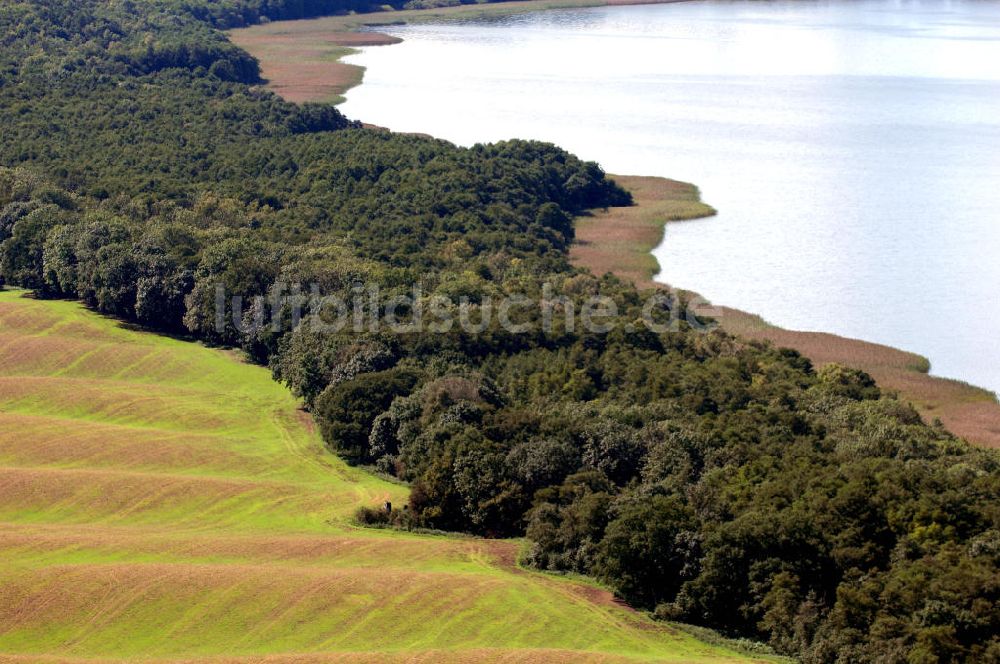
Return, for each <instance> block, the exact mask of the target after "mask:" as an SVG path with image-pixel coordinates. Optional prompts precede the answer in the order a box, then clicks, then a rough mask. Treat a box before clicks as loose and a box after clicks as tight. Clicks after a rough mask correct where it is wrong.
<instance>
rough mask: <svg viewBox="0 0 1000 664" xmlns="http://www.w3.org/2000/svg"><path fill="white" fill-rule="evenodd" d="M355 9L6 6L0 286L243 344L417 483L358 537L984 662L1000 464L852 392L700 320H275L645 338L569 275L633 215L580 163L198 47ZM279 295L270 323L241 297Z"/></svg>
mask: <svg viewBox="0 0 1000 664" xmlns="http://www.w3.org/2000/svg"><path fill="white" fill-rule="evenodd" d="M367 8H368V6H367V4H364V3H353V2H344V1H342V0H336V1H327V2H320V1H317V2H309V1H308V0H305V1H300V2H268V1H266V0H245V1H244V0H223V1H218V2H213V1H210V0H184V1H179V0H178V1H175V0H156V1H149V2H138V1H131V0H121V1H114V2H105V1H98V0H74V1H72V2H70V1H68V0H44V1H31V2H26V1H19V0H11V1H8V2H4V3H3V5H2V6H0V40H2V42H0V43H2V49H0V123H2V126H3V131H2V133H0V163H2V164H4V165H5V166H6V167H5V168H3V169H0V275H2V278H3V279H4V280H5V281H6V282H7V283H10V284H17V285H21V286H25V287H28V288H31V289H34V291H35V292H36V294H37V295H38V296H40V297H66V298H78V299H80V300H82V301H84V302H85V303H87V304H88V305H89V306H91V307H93V308H95V309H97V310H99V311H102V312H105V313H108V314H112V315H115V316H119V317H121V318H123V319H126V320H130V321H135V322H138V323H141V324H144V325H146V326H149V327H151V328H154V329H160V330H168V331H172V332H180V333H183V334H189V335H191V336H193V337H196V338H200V339H203V340H206V341H208V342H211V343H218V344H228V345H234V346H239V347H242V348H243V349H244V350H245V351H246V352H247V354H248V356H249V357H250V358H252V359H253V360H254V361H256V362H260V363H262V364H267V365H269V366H270V367H271V370H272V371H273V373H274V376H275V378H276V379H278V380H281V381H283V382H284V383H286V384H287V385H289V386H290V387H291V388H292V390H293V391H294V392H295V393H296V394H297V395H299V396H301V397H302V399H303V400H304V402H305V404H306V405H307V407H308V408H309V409H310V410H311V411H312V412H313V414H314V416H315V417H316V419H317V421H318V423H319V425H320V428H321V430H322V431H323V434H324V436H325V438H326V440H327V441H328V443H329V445H330V446H331V448H333V449H334V450H335V451H337V452H338V453H340V454H342V455H344V456H345V457H347V458H348V459H350V460H352V461H354V462H357V463H362V464H368V465H371V466H373V467H375V468H377V469H378V470H379V471H382V472H385V473H389V474H392V475H395V476H397V477H399V478H402V479H404V480H407V481H409V482H411V483H412V487H413V491H412V497H411V501H410V504H409V505H407V506H405V509H398V506H397V509H394V510H393V511H392V512H391V513H387V512H384V511H379V510H371V511H366V512H364V513H363V514H361V517H362V518H363V519H364V520H367V521H369V522H384V523H392V524H395V525H399V526H403V527H429V528H438V529H450V530H462V531H467V532H472V533H477V534H484V535H491V536H508V535H520V534H526V535H527V537H528V538H529V540H530V552H529V554H528V562H529V563H530V564H533V565H535V566H537V567H539V568H543V569H549V570H561V571H574V572H580V573H584V574H590V575H593V576H595V577H596V578H598V579H600V580H602V581H603V582H605V583H607V584H609V585H610V586H611V587H613V588H614V589H615V590H616V591H617V592H618V593H619V594H621V595H622V596H623V597H625V598H626V599H628V600H629V601H631V602H633V603H634V604H636V605H637V606H641V607H645V608H648V609H650V610H654V611H655V612H656V614H657V615H658V616H660V617H662V618H664V619H671V620H682V621H687V622H694V623H698V624H703V625H709V626H712V627H715V628H717V629H719V630H721V631H723V632H726V633H730V634H734V635H741V636H746V637H750V638H754V639H761V640H765V641H768V642H769V643H770V644H771V645H772V646H773V647H774V648H775V649H776V650H778V651H780V652H783V653H790V654H796V655H799V656H801V657H802V658H803V659H804V660H805V661H808V662H875V661H878V662H910V663H921V664H922V663H925V662H926V663H931V662H953V661H968V662H989V661H993V662H996V661H1000V636H998V635H1000V608H998V607H1000V574H998V566H1000V502H998V498H1000V459H998V456H997V454H996V453H994V452H991V451H986V450H978V449H974V448H971V447H970V446H968V445H967V444H965V443H964V442H963V441H960V440H957V439H955V438H954V437H953V436H951V435H950V434H949V433H948V432H947V431H945V430H943V429H942V428H941V427H938V426H928V425H926V424H924V423H923V422H922V421H921V420H920V418H919V416H918V415H917V414H916V412H915V411H914V410H913V409H912V408H911V407H910V406H908V405H907V404H905V403H901V402H899V401H897V400H896V399H895V398H893V396H892V395H887V394H883V393H882V392H881V391H880V390H879V388H878V387H877V386H876V385H875V384H874V382H873V381H872V380H871V378H870V377H868V376H867V375H865V374H863V373H861V372H858V371H854V370H850V369H847V368H844V367H839V366H828V367H813V366H812V365H811V364H810V362H809V361H808V360H806V359H804V358H803V357H801V356H799V355H798V354H796V353H794V352H791V351H787V350H781V349H775V348H771V347H768V346H765V345H761V344H757V343H750V342H746V341H743V340H740V339H738V338H734V337H731V336H728V335H726V334H723V333H721V332H718V331H710V332H708V331H705V330H703V329H696V327H699V326H697V325H690V324H688V323H689V322H691V323H696V321H693V320H692V321H688V322H681V323H679V324H677V325H673V326H671V327H670V329H668V330H666V331H653V330H650V329H646V328H642V327H635V326H630V327H626V326H617V327H615V328H614V329H613V330H611V331H608V332H606V333H598V332H592V331H586V330H583V329H580V328H579V326H577V327H573V326H570V325H568V324H556V325H555V326H554V327H553V328H551V329H543V328H542V327H540V326H538V325H529V331H527V332H520V333H518V332H512V331H511V330H509V329H506V328H505V327H504V326H502V325H498V324H488V325H485V326H484V327H483V329H482V330H481V331H476V332H469V331H467V330H464V329H458V328H454V329H450V330H448V331H439V332H430V331H428V332H426V333H393V332H392V331H391V330H388V329H385V328H381V329H378V330H372V329H369V330H365V331H363V332H360V333H356V332H354V331H353V330H349V329H348V330H343V329H342V330H324V329H319V328H317V327H311V326H308V325H304V324H301V323H299V324H295V323H296V320H295V319H293V317H292V312H293V310H295V311H298V312H299V313H301V314H302V315H303V316H305V315H308V314H309V313H310V309H311V308H314V307H316V306H318V305H317V304H316V301H315V300H313V299H310V298H308V297H306V296H304V295H295V294H294V293H295V292H296V291H295V290H294V289H293V288H291V285H303V286H305V285H315V286H316V287H317V288H318V289H319V290H321V291H322V292H323V293H324V294H329V295H336V296H338V297H341V298H342V299H343V300H344V301H349V300H350V299H351V297H352V294H353V293H355V292H356V291H357V289H358V285H359V284H364V285H366V286H369V287H370V286H375V287H377V288H378V289H379V290H380V292H381V293H382V294H383V295H385V296H386V297H391V296H397V295H409V294H411V293H413V287H414V285H415V284H419V286H420V291H419V293H420V295H419V296H418V297H419V298H421V299H426V300H427V301H431V300H432V299H434V298H439V299H440V300H441V301H444V302H446V303H452V304H453V303H455V302H457V301H459V300H461V299H463V298H464V300H465V301H466V302H467V303H469V304H470V307H471V309H472V310H473V317H474V318H476V319H477V320H479V319H481V318H482V315H483V313H484V312H485V310H486V308H487V302H488V301H489V300H490V299H496V298H501V297H504V296H509V295H514V294H518V295H522V296H525V297H527V298H536V299H537V298H551V299H554V300H558V301H560V302H561V303H562V306H563V307H564V308H565V307H576V306H577V305H578V304H580V303H582V302H585V301H587V300H588V299H592V298H595V297H597V296H601V297H606V298H611V299H612V300H613V301H614V302H616V303H617V306H618V312H619V315H618V317H619V319H620V320H622V321H634V320H636V319H638V318H640V316H641V315H642V313H643V312H644V306H645V300H644V298H643V295H642V294H640V293H638V292H637V291H636V290H635V289H634V288H633V287H631V286H630V285H628V284H624V283H621V282H620V281H618V280H616V279H614V278H612V277H609V276H595V275H591V274H588V273H585V272H582V271H580V270H576V269H574V268H572V267H571V266H570V264H569V262H568V260H567V247H568V245H569V244H570V243H571V241H572V239H573V228H572V218H573V217H574V216H577V215H579V214H582V213H584V212H585V210H587V209H590V208H595V207H602V206H608V205H621V204H627V203H628V202H629V196H628V194H627V193H626V192H624V191H622V190H621V189H619V188H618V187H617V186H615V185H614V184H613V183H611V182H610V181H609V180H608V179H607V178H605V176H604V173H603V172H602V171H601V170H600V168H599V167H598V166H597V165H595V164H593V163H587V162H583V161H581V160H579V159H577V158H576V157H574V156H572V155H570V154H568V153H566V152H564V151H563V150H560V149H559V148H556V147H554V146H552V145H548V144H542V143H536V142H526V141H516V140H515V141H509V142H505V143H500V144H495V145H481V146H476V147H473V148H470V149H464V148H458V147H456V146H454V145H451V144H449V143H446V142H444V141H437V140H433V139H430V138H425V137H416V136H401V135H395V134H390V133H387V132H381V131H375V130H369V129H364V128H361V127H360V125H359V124H357V123H356V122H352V121H349V120H347V119H346V118H344V117H343V116H342V115H341V114H340V113H339V112H338V111H337V110H336V109H334V108H333V107H329V106H322V105H305V106H295V105H292V104H288V103H285V102H283V101H282V100H281V99H279V98H278V97H276V96H275V95H273V94H271V93H270V92H267V91H266V90H264V89H262V88H260V87H258V84H259V83H260V81H259V72H258V68H257V64H256V62H255V61H254V60H253V59H252V58H250V56H248V55H247V54H246V53H244V52H242V51H240V50H239V49H237V48H236V47H234V46H233V45H232V44H230V43H229V42H228V41H227V40H226V39H225V37H224V35H222V34H221V33H220V32H219V31H218V28H220V27H228V26H233V25H240V24H244V23H252V22H255V21H258V20H261V19H262V18H296V17H302V16H310V15H317V14H323V13H330V12H335V11H343V10H348V9H353V10H364V9H367ZM544 284H548V286H547V287H546V286H543V285H544ZM276 285H279V286H281V287H282V288H287V290H286V291H285V293H286V296H285V297H283V298H282V299H281V300H277V302H278V306H273V307H266V306H263V305H262V304H261V303H262V302H264V301H265V300H264V299H256V300H255V299H254V298H266V297H268V296H269V294H271V293H273V292H274V291H275V287H276ZM220 286H221V287H223V288H224V292H225V294H226V300H225V301H224V302H225V303H226V304H227V306H229V307H230V309H229V310H226V311H225V312H223V313H224V314H225V316H224V317H223V322H224V324H223V325H222V326H220V325H219V324H218V320H217V315H216V314H217V296H216V294H217V292H218V291H217V289H218V288H219V287H220ZM288 293H292V295H288ZM231 296H241V297H243V298H244V300H243V301H244V302H245V303H247V307H246V309H245V310H241V311H235V312H234V311H233V310H232V305H231V304H229V303H230V300H229V299H228V298H229V297H231ZM410 304H411V306H412V305H414V304H415V302H414V301H413V300H411V302H410ZM444 306H446V307H447V306H452V305H449V304H446V305H444ZM671 306H672V307H673V309H674V311H673V312H672V313H674V314H676V313H677V312H678V311H680V310H681V309H682V308H683V303H681V302H674V303H672V305H671ZM378 313H379V314H381V313H382V312H381V311H379V312H378ZM525 316H526V317H527V319H528V320H527V322H529V323H538V320H537V317H538V313H537V312H528V313H526V314H525ZM682 318H683V316H682Z"/></svg>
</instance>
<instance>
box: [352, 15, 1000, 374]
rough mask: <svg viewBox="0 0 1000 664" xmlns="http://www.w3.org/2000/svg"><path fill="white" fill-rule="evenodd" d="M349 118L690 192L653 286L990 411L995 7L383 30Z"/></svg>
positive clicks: (996, 345) (997, 229)
mask: <svg viewBox="0 0 1000 664" xmlns="http://www.w3.org/2000/svg"><path fill="white" fill-rule="evenodd" d="M388 31H389V32H391V33H392V34H395V35H398V36H400V37H403V38H404V40H405V41H404V42H403V43H402V44H399V45H395V46H386V47H375V48H368V49H365V50H364V51H363V52H362V53H361V54H360V55H357V56H354V57H353V59H352V62H355V63H357V64H362V65H365V66H366V67H367V68H368V70H367V72H366V74H365V82H364V84H363V85H362V86H361V87H359V88H355V89H354V90H352V91H350V92H349V93H348V100H347V102H346V103H345V104H344V105H343V106H342V107H341V108H342V110H343V111H344V112H345V113H347V114H348V115H349V116H351V117H355V118H360V119H363V120H365V121H367V122H372V123H375V124H379V125H383V126H387V127H390V128H392V129H394V130H398V131H417V132H426V133H429V134H432V135H434V136H438V137H441V138H446V139H449V140H451V141H454V142H456V143H459V144H464V145H468V144H472V143H476V142H481V141H494V140H498V139H503V138H510V137H521V138H537V139H543V140H548V141H552V142H555V143H558V144H559V145H561V146H563V147H565V148H567V149H569V150H571V151H573V152H575V153H577V154H579V155H580V156H581V157H584V158H587V159H593V160H596V161H598V162H600V163H601V164H602V165H603V166H604V167H605V168H606V169H607V170H608V171H610V172H613V173H627V174H643V175H663V176H668V177H673V178H676V179H681V180H687V181H690V182H694V183H696V184H698V185H699V186H700V187H701V190H702V194H703V198H704V199H705V200H706V202H708V203H710V204H711V205H714V206H715V207H717V208H718V209H719V212H720V214H719V216H718V217H715V218H712V219H708V220H700V221H694V222H685V223H681V224H674V225H671V226H669V228H668V229H667V233H666V237H665V240H664V243H663V245H661V246H660V247H659V248H658V249H657V250H656V252H655V253H656V256H657V258H658V259H659V261H660V264H661V266H662V269H663V272H662V273H661V275H660V276H659V279H660V280H661V281H664V282H667V283H671V284H674V285H676V286H681V287H684V288H690V289H693V290H697V291H699V292H701V293H702V294H703V295H705V296H706V297H708V298H710V299H712V300H713V301H715V302H717V303H721V304H727V305H732V306H736V307H739V308H743V309H746V310H749V311H753V312H755V313H759V314H761V315H763V316H764V317H765V318H767V319H768V320H770V321H772V322H774V323H776V324H779V325H782V326H785V327H790V328H795V329H806V330H824V331H830V332H835V333H839V334H844V335H847V336H852V337H859V338H863V339H868V340H871V341H877V342H881V343H887V344H890V345H893V346H898V347H901V348H905V349H907V350H912V351H915V352H918V353H921V354H923V355H926V356H928V357H929V358H930V359H931V361H932V364H933V372H934V373H935V374H938V375H944V376H949V377H955V378H960V379H963V380H967V381H969V382H972V383H975V384H978V385H982V386H984V387H988V388H990V389H992V390H1000V3H998V2H997V1H995V0H980V1H965V0H959V1H947V0H937V1H931V0H927V1H918V2H899V1H882V0H850V1H830V2H812V1H810V0H796V1H792V2H780V1H777V2H721V1H720V2H714V1H708V2H686V3H680V4H669V5H650V6H634V7H604V8H595V9H584V10H561V11H553V12H542V13H535V14H528V15H522V16H517V17H511V18H504V19H493V20H489V21H479V22H473V23H465V24H455V23H452V24H444V25H414V26H401V27H398V28H391V29H390V30H388Z"/></svg>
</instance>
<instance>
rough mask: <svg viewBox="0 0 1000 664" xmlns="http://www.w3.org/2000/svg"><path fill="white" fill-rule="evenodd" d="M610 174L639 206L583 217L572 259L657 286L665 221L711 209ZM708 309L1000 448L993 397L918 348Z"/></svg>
mask: <svg viewBox="0 0 1000 664" xmlns="http://www.w3.org/2000/svg"><path fill="white" fill-rule="evenodd" d="M614 178H615V180H616V181H618V183H619V184H621V185H622V186H624V187H625V188H626V189H628V190H629V191H631V192H632V196H633V197H634V199H635V202H636V205H635V206H634V207H629V208H611V209H610V210H607V211H599V212H595V213H594V214H593V215H591V216H589V217H585V218H582V219H580V220H579V222H578V223H577V245H576V246H575V247H574V248H573V250H572V251H571V253H570V256H571V258H572V259H573V260H574V262H575V263H576V264H577V265H580V266H582V267H587V268H589V269H591V270H593V271H594V272H596V273H597V274H604V273H606V272H612V273H614V274H617V275H619V276H621V277H622V278H625V279H629V280H631V281H632V282H634V283H636V284H637V285H639V286H640V287H643V288H648V287H652V286H655V285H656V284H655V283H654V282H653V276H654V275H655V274H656V273H658V272H659V265H658V264H657V261H656V259H655V258H654V257H653V255H652V253H651V251H652V250H653V248H655V247H656V246H657V245H658V244H659V243H660V241H661V240H662V238H663V228H664V225H665V224H667V223H669V222H671V221H678V220H683V219H692V218H696V217H704V216H709V215H710V214H712V213H713V212H714V211H713V210H712V209H711V208H709V207H708V206H705V205H704V204H702V203H700V201H699V199H698V193H697V189H696V188H695V187H693V186H692V185H686V184H684V183H678V182H675V181H673V180H667V179H664V178H649V177H632V176H614ZM707 223H711V222H707ZM707 309H708V313H709V314H710V315H714V316H715V317H716V318H717V319H718V320H719V322H720V323H721V324H722V326H723V328H725V329H726V330H728V331H729V332H732V333H734V334H738V335H740V336H744V337H750V338H754V339H766V340H769V341H771V342H773V343H775V344H777V345H779V346H785V347H788V348H794V349H796V350H798V351H799V352H801V353H802V354H804V355H806V356H807V357H809V358H810V359H812V361H813V362H814V363H815V364H817V365H822V364H827V363H830V362H836V363H839V364H844V365H847V366H851V367H857V368H860V369H863V370H865V371H867V372H868V373H870V374H871V375H872V376H873V377H874V378H875V379H876V380H877V381H878V383H879V385H880V386H881V387H883V388H887V389H889V390H894V391H896V392H898V393H899V395H900V396H901V397H902V398H903V399H906V400H908V401H910V402H912V403H913V405H914V406H915V407H916V408H917V409H918V410H919V411H920V413H921V415H923V417H924V418H925V420H927V421H928V422H933V421H934V420H935V419H940V420H941V422H942V423H943V424H944V425H945V426H946V427H947V428H948V429H949V430H950V431H952V432H953V433H955V434H956V435H959V436H962V437H963V438H965V439H967V440H969V441H970V442H972V443H975V444H977V445H982V446H985V447H997V448H1000V404H998V403H997V399H996V396H995V395H994V394H993V393H992V392H989V391H987V390H984V389H981V388H978V387H975V386H972V385H969V384H967V383H963V382H961V381H956V380H950V379H946V378H938V377H936V376H931V375H929V374H928V373H927V372H928V370H929V369H930V362H929V361H928V360H927V359H926V358H924V357H921V356H920V355H917V354H915V353H908V352H906V351H902V350H899V349H896V348H892V347H890V346H883V345H881V344H874V343H869V342H867V341H861V340H858V339H849V338H846V337H841V336H837V335H834V334H826V333H822V332H800V331H795V330H785V329H782V328H780V327H777V326H774V325H771V324H770V323H768V322H767V321H765V320H764V319H762V318H761V317H760V316H757V315H754V314H751V313H747V312H745V311H740V310H739V309H733V308H730V307H708V308H707Z"/></svg>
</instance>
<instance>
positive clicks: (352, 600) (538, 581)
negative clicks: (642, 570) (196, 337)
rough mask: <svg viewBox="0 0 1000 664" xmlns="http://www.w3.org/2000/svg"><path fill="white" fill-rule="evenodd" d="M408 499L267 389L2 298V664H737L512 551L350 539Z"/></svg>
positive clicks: (69, 313) (136, 338) (468, 542)
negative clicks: (523, 561) (367, 508)
mask: <svg viewBox="0 0 1000 664" xmlns="http://www.w3.org/2000/svg"><path fill="white" fill-rule="evenodd" d="M405 499H406V489H405V488H404V487H400V486H398V485H394V484H391V483H388V482H385V481H382V480H380V479H378V478H375V477H373V476H371V475H368V474H366V473H365V472H363V471H360V470H357V469H353V468H350V467H348V466H346V465H345V464H344V463H342V462H341V461H340V460H339V459H338V458H337V457H335V456H333V455H332V454H330V453H328V452H327V451H325V449H324V448H323V446H322V443H321V441H320V439H319V437H318V435H317V434H316V433H315V432H314V431H313V430H312V428H311V420H310V418H309V417H308V416H307V415H306V414H304V413H303V412H301V411H300V410H299V409H298V404H297V402H296V400H295V399H294V398H293V397H292V396H291V395H290V394H289V393H288V392H287V391H286V390H285V389H284V388H283V387H281V386H280V385H278V384H277V383H274V382H273V381H272V380H271V379H270V376H269V374H268V372H267V371H266V370H265V369H263V368H260V367H255V366H250V365H248V364H245V363H243V362H241V361H240V359H239V358H238V357H237V356H236V355H235V354H233V353H229V352H224V351H219V350H212V349H208V348H205V347H203V346H200V345H197V344H193V343H187V342H183V341H179V340H175V339H171V338H167V337H162V336H156V335H152V334H149V333H143V332H138V331H133V330H129V329H126V328H124V327H122V326H121V325H120V324H119V323H116V322H114V321H112V320H110V319H105V318H102V317H100V316H98V315H96V314H93V313H90V312H88V311H87V310H85V309H84V308H83V307H81V306H80V305H78V304H75V303H70V302H42V301H37V300H34V299H30V298H28V297H26V295H25V293H24V292H22V291H4V292H0V560H2V563H0V660H5V661H7V660H9V661H63V660H86V659H100V660H101V661H105V660H115V659H117V660H127V661H135V660H137V659H148V660H156V661H164V660H184V661H188V660H199V661H247V660H253V661H262V660H268V661H270V660H271V659H274V660H276V661H296V662H306V661H310V662H311V661H347V660H350V661H358V660H360V661H397V660H403V661H412V660H420V661H435V662H436V661H498V660H502V661H546V662H550V661H566V662H577V661H602V662H604V661H619V660H621V661H676V662H732V661H744V659H743V658H742V657H741V656H739V655H736V654H734V653H732V652H728V651H726V650H722V649H718V648H715V647H712V646H708V645H705V644H703V643H700V642H698V641H696V640H695V639H694V638H693V637H690V636H688V635H687V634H685V633H683V632H679V631H677V630H676V629H673V628H671V627H668V626H665V625H659V624H656V623H654V622H652V621H651V620H649V619H647V618H646V617H644V616H642V615H640V614H638V613H635V612H632V611H630V610H629V609H627V608H626V607H622V606H620V605H618V604H616V603H615V602H613V601H612V598H611V596H610V595H609V594H608V593H607V592H606V591H604V590H602V589H599V588H595V587H592V586H588V585H585V584H583V583H579V582H575V581H570V580H565V579H561V578H557V577H552V576H547V575H542V574H537V573H532V572H528V571H525V570H522V569H520V568H518V567H517V566H516V565H515V564H514V559H515V557H516V556H515V553H516V550H517V546H518V543H517V542H509V541H490V540H480V539H472V538H462V537H437V536H429V535H408V534H405V533H399V532H392V531H379V530H367V529H360V528H357V527H355V526H353V525H352V523H351V514H352V513H353V511H354V509H355V508H356V507H357V506H359V505H365V504H379V503H380V502H382V501H384V500H392V501H393V502H396V503H401V502H404V501H405Z"/></svg>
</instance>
